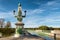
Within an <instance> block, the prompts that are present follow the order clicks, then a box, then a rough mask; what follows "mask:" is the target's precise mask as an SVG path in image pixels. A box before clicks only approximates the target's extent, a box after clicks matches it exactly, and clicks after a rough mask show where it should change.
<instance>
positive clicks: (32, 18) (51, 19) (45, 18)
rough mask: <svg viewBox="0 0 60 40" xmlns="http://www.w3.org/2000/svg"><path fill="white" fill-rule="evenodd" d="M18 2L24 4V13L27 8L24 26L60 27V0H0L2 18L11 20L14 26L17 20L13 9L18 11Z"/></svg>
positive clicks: (0, 15) (0, 16)
mask: <svg viewBox="0 0 60 40" xmlns="http://www.w3.org/2000/svg"><path fill="white" fill-rule="evenodd" d="M18 2H20V3H21V4H22V13H23V14H24V12H23V11H24V10H27V15H26V18H24V19H23V22H24V23H25V26H24V27H30V28H32V27H33V28H34V27H38V26H41V25H47V26H49V27H60V0H0V18H4V19H5V21H11V23H12V27H15V25H14V24H15V23H16V22H17V20H16V18H15V17H14V15H13V12H12V11H13V10H16V13H17V10H18Z"/></svg>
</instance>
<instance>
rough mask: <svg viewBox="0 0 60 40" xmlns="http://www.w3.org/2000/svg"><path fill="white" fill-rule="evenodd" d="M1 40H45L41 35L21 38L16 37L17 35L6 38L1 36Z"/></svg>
mask: <svg viewBox="0 0 60 40" xmlns="http://www.w3.org/2000/svg"><path fill="white" fill-rule="evenodd" d="M0 40H45V39H43V38H41V37H27V36H25V37H19V38H15V37H6V38H0Z"/></svg>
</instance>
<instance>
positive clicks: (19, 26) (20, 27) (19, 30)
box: [13, 3, 26, 37]
mask: <svg viewBox="0 0 60 40" xmlns="http://www.w3.org/2000/svg"><path fill="white" fill-rule="evenodd" d="M24 12H25V15H24V16H23V15H22V8H21V4H20V3H19V4H18V13H17V15H16V14H15V10H14V11H13V13H14V16H15V18H16V19H17V21H18V22H16V23H15V25H16V31H15V37H19V36H20V35H22V33H23V30H24V23H22V20H23V18H25V17H26V11H24Z"/></svg>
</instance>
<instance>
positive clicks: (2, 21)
mask: <svg viewBox="0 0 60 40" xmlns="http://www.w3.org/2000/svg"><path fill="white" fill-rule="evenodd" d="M3 26H4V19H3V18H0V28H3Z"/></svg>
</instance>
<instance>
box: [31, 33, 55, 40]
mask: <svg viewBox="0 0 60 40" xmlns="http://www.w3.org/2000/svg"><path fill="white" fill-rule="evenodd" d="M31 34H32V35H37V36H40V37H42V38H44V39H46V40H54V38H51V37H49V36H41V35H38V34H36V33H31Z"/></svg>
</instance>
